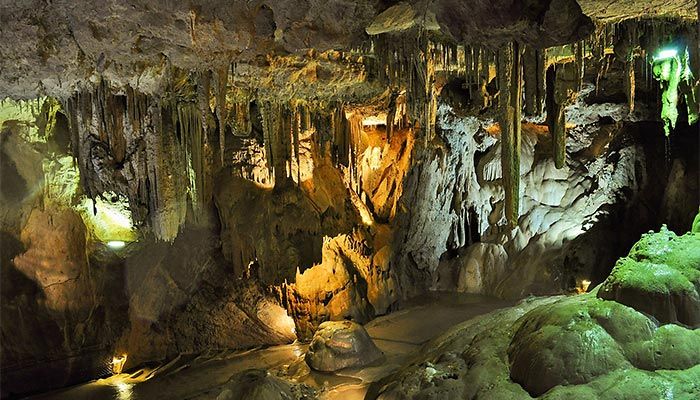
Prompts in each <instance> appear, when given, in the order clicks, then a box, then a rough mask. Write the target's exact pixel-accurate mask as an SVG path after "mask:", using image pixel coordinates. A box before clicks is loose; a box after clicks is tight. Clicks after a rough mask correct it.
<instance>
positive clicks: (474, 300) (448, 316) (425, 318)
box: [31, 292, 513, 400]
mask: <svg viewBox="0 0 700 400" xmlns="http://www.w3.org/2000/svg"><path fill="white" fill-rule="evenodd" d="M512 304H513V302H509V301H504V300H499V299H495V298H491V297H486V296H480V295H470V294H461V293H436V292H433V293H429V294H427V295H424V296H421V297H420V298H419V299H414V300H412V301H409V302H408V303H407V304H406V305H405V307H404V308H403V309H402V310H400V311H397V312H394V313H391V314H389V315H385V316H382V317H378V318H376V319H374V320H373V321H371V322H369V323H368V324H367V325H365V327H366V329H367V331H368V332H369V334H370V336H371V337H372V339H373V340H374V341H375V343H376V344H377V346H378V347H379V349H381V350H382V351H383V352H384V354H385V356H386V359H385V360H384V361H383V362H381V363H378V364H377V365H370V366H368V367H364V368H361V369H346V370H342V371H339V372H336V373H335V374H325V373H318V372H311V373H310V374H308V375H306V374H304V376H303V378H300V379H299V382H301V383H306V384H308V385H309V386H311V387H313V388H315V389H317V390H318V392H319V393H320V398H321V399H327V400H331V399H346V400H352V399H362V398H364V395H365V392H366V390H367V387H368V386H369V384H370V383H371V382H374V381H377V380H379V379H381V378H383V377H384V376H387V375H389V374H390V373H392V372H395V371H397V370H398V369H399V368H401V366H403V365H406V364H407V363H408V362H409V360H410V358H411V355H412V354H413V353H414V352H415V351H416V350H418V349H419V348H420V347H421V345H422V344H424V343H426V342H427V341H429V340H430V339H431V338H433V337H435V336H437V335H439V334H441V333H443V332H444V331H446V330H447V329H449V328H450V327H452V326H454V325H457V324H459V323H461V322H463V321H467V320H469V319H472V318H474V317H476V316H479V315H482V314H485V313H488V312H491V311H493V310H496V309H499V308H503V307H508V306H511V305H512ZM305 351H306V345H305V344H302V343H292V344H288V345H281V346H274V347H268V348H258V349H252V350H247V351H224V352H219V353H209V354H199V355H181V356H179V357H178V358H176V359H175V360H172V361H171V362H169V363H168V364H165V365H161V366H158V367H155V368H152V369H142V370H138V371H134V372H132V373H131V374H130V375H129V374H120V375H116V376H113V377H109V378H105V379H99V380H96V381H92V382H88V383H84V384H80V385H77V386H73V387H70V388H66V389H61V390H58V391H54V392H50V393H46V394H42V395H38V396H34V397H31V398H32V399H43V400H49V399H73V400H83V399H85V400H87V399H118V400H141V399H149V400H150V399H197V400H203V399H215V398H216V397H217V396H218V394H219V393H220V392H221V389H220V386H221V385H223V384H225V383H226V382H227V381H228V379H229V378H230V377H231V376H232V375H234V374H236V373H238V372H241V371H243V370H246V369H250V368H258V369H266V370H271V371H285V372H286V373H289V375H293V374H292V372H291V370H292V369H293V367H291V368H289V366H290V365H292V366H293V365H294V364H299V362H300V361H299V360H300V357H303V355H304V353H305ZM295 362H296V363H295ZM292 377H293V376H292Z"/></svg>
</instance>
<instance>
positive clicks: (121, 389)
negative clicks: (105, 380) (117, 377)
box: [114, 382, 134, 400]
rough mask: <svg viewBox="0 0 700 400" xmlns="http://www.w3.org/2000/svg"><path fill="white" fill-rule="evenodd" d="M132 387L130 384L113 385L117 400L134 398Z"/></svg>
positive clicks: (119, 383)
mask: <svg viewBox="0 0 700 400" xmlns="http://www.w3.org/2000/svg"><path fill="white" fill-rule="evenodd" d="M133 387H134V385H133V384H132V383H126V382H118V383H117V384H115V385H114V388H115V389H116V390H117V399H119V400H132V399H133V398H134V391H133Z"/></svg>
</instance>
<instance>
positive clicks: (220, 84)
mask: <svg viewBox="0 0 700 400" xmlns="http://www.w3.org/2000/svg"><path fill="white" fill-rule="evenodd" d="M228 71H229V68H221V69H219V70H218V71H217V72H216V117H217V118H218V119H219V156H220V157H221V165H222V166H223V165H226V162H225V158H226V154H225V153H226V111H227V110H226V91H227V86H228Z"/></svg>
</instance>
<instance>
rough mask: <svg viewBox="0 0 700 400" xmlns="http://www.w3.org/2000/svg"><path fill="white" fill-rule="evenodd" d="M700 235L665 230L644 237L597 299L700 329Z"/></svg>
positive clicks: (621, 261)
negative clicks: (679, 233) (613, 302)
mask: <svg viewBox="0 0 700 400" xmlns="http://www.w3.org/2000/svg"><path fill="white" fill-rule="evenodd" d="M699 292H700V234H698V233H694V232H689V233H687V234H685V235H683V236H677V235H676V234H675V233H673V232H671V231H669V230H668V229H667V228H666V226H663V227H662V228H661V230H660V231H659V232H658V233H648V234H645V235H643V236H642V238H641V239H640V240H639V242H637V243H636V244H635V245H634V247H632V250H630V254H629V255H628V256H627V257H623V258H621V259H620V260H619V261H618V262H617V264H616V265H615V268H614V269H613V271H612V273H611V274H610V276H609V277H608V278H607V279H606V280H605V282H603V284H602V286H601V288H600V290H599V291H598V296H599V297H600V298H603V299H608V300H615V301H618V302H620V303H622V304H626V305H629V306H630V307H633V308H635V309H636V310H639V311H642V312H645V313H647V314H650V315H653V316H654V317H655V318H657V319H658V320H659V321H661V322H672V323H682V324H686V325H690V326H698V325H700V295H699Z"/></svg>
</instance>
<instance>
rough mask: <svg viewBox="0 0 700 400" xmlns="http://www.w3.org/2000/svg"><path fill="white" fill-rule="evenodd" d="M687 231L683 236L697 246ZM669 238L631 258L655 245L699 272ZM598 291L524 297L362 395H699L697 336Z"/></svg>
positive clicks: (460, 329) (448, 336) (449, 336)
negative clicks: (675, 249)
mask: <svg viewBox="0 0 700 400" xmlns="http://www.w3.org/2000/svg"><path fill="white" fill-rule="evenodd" d="M695 235H696V234H694V233H692V232H691V233H687V234H686V235H684V236H681V237H692V238H693V240H695V237H694V236H695ZM675 238H676V236H675V235H674V239H675ZM669 240H673V239H669V232H668V231H666V230H665V228H664V229H662V230H661V232H659V233H650V234H648V235H646V236H645V237H643V238H642V239H641V240H640V241H639V242H638V243H637V245H635V247H634V248H633V250H632V251H631V253H630V256H629V257H634V255H635V254H639V253H640V249H642V248H649V246H650V241H656V242H657V243H658V241H661V242H662V243H663V246H665V248H666V251H662V252H658V253H657V254H656V255H657V256H658V257H669V258H668V260H671V259H672V260H674V261H675V262H680V263H681V264H682V263H684V262H688V263H689V264H691V265H693V266H697V262H696V260H695V256H694V253H693V252H694V251H695V250H696V249H697V246H691V247H688V246H685V247H684V248H685V249H689V248H692V249H693V250H688V251H689V252H686V253H683V254H680V253H674V252H673V251H671V250H670V249H671V248H672V246H673V244H671V245H670V246H669ZM646 254H648V253H646ZM657 261H659V262H660V261H661V260H660V259H657ZM624 262H626V259H625V258H623V259H622V260H621V263H624ZM618 265H619V264H618ZM659 268H663V265H661V266H660V267H659ZM618 270H619V269H618ZM614 275H615V273H614V272H613V274H611V278H610V279H611V281H613V280H614ZM630 282H631V281H630ZM605 285H606V284H603V285H601V286H599V287H597V288H596V289H594V290H593V291H592V292H591V293H587V294H583V295H578V296H569V297H551V298H540V299H531V300H525V301H523V302H521V303H519V304H518V305H516V306H515V307H513V308H509V309H505V310H502V311H497V312H494V313H492V314H490V315H488V316H484V317H483V318H477V319H475V320H472V321H468V322H465V323H463V324H461V325H459V326H456V327H454V328H452V329H451V330H449V331H448V332H446V333H445V334H443V335H441V336H440V337H439V338H436V339H435V340H433V341H432V342H431V343H430V344H429V345H426V346H425V347H424V348H423V349H422V350H421V355H420V356H419V357H418V359H417V361H415V362H414V363H413V364H412V365H411V366H410V367H408V368H407V369H406V370H405V371H402V372H399V373H397V374H395V375H391V376H389V377H387V378H385V379H383V380H382V381H380V382H378V383H375V384H373V386H372V387H371V388H370V390H369V393H368V397H367V398H370V399H375V398H376V399H390V398H404V397H412V398H426V399H438V398H464V397H467V398H490V397H491V396H494V395H496V396H498V397H499V398H500V397H504V398H505V397H506V396H507V397H508V398H516V399H521V398H522V399H530V398H532V397H537V398H544V399H563V398H570V397H572V396H573V397H575V398H583V397H591V398H599V399H615V398H656V397H658V396H662V397H663V396H665V395H668V394H669V393H672V395H673V396H674V397H675V396H679V397H687V398H693V397H696V396H698V395H700V386H698V383H697V378H698V376H699V375H698V374H699V373H700V352H698V349H699V348H700V347H698V346H700V336H698V330H697V329H695V330H693V329H690V328H687V327H683V326H679V325H676V324H667V323H666V324H664V323H663V322H662V323H660V322H659V321H658V320H657V319H656V318H654V317H653V316H652V315H649V314H646V313H644V312H640V311H638V310H635V309H634V308H632V307H629V306H626V305H624V304H621V303H619V302H617V301H614V300H604V299H602V298H600V297H603V296H602V295H601V293H602V290H603V288H604V287H605ZM654 302H657V304H658V303H661V305H662V306H663V305H664V303H663V300H661V301H660V300H659V299H658V298H656V297H654V296H647V300H646V302H645V304H646V306H647V307H654V306H653V304H654ZM667 322H668V321H667ZM610 385H612V386H614V389H613V390H610V387H611V386H610Z"/></svg>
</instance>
